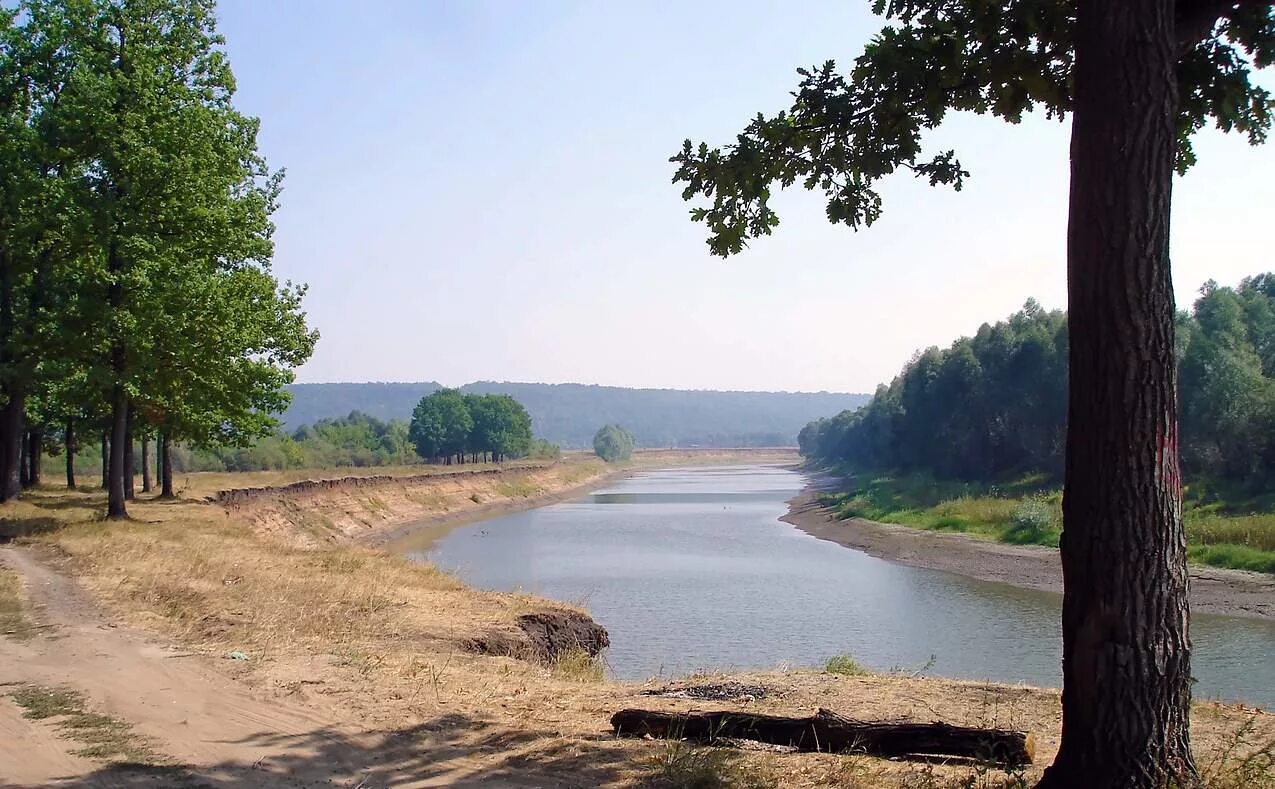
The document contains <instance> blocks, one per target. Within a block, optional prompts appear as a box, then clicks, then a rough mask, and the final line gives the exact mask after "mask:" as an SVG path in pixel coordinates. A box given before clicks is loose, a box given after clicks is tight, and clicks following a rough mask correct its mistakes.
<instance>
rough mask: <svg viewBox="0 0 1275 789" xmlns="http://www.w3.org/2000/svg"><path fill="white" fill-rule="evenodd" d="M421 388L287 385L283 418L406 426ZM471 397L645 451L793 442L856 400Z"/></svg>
mask: <svg viewBox="0 0 1275 789" xmlns="http://www.w3.org/2000/svg"><path fill="white" fill-rule="evenodd" d="M439 388H440V385H439V384H437V383H434V382H424V383H332V384H294V385H293V386H291V387H289V389H291V391H292V405H291V407H289V408H288V410H287V411H286V412H285V413H284V414H283V417H282V419H283V422H284V426H285V427H286V428H287V429H288V430H293V429H295V428H297V427H300V426H301V425H304V424H311V423H313V422H315V421H317V420H319V419H325V418H332V417H339V416H345V415H346V414H349V413H350V412H351V411H362V412H364V413H367V414H370V415H372V416H375V417H377V418H379V419H385V420H389V419H410V418H411V415H412V409H413V408H414V407H415V406H416V403H417V402H418V401H419V400H420V399H421V398H422V397H424V396H425V395H427V394H429V393H430V392H433V391H434V390H436V389H439ZM461 390H462V391H464V392H473V393H477V394H508V395H512V396H513V397H514V398H515V399H517V400H518V402H520V403H522V404H523V405H524V406H526V408H527V411H528V412H530V414H531V419H532V430H533V431H534V433H535V434H536V435H537V436H540V437H543V438H546V439H548V440H549V441H552V442H554V443H556V444H560V445H562V446H563V447H566V448H578V447H587V446H590V445H591V442H592V441H593V434H594V433H595V432H596V431H597V429H598V428H599V427H601V426H602V425H605V424H618V425H622V426H623V427H625V428H626V429H628V430H629V431H630V432H632V433H633V434H634V436H635V437H636V439H637V441H638V444H639V445H641V446H646V447H666V446H688V445H692V444H698V445H700V446H775V445H792V444H795V443H796V439H797V431H798V430H800V429H801V428H802V426H803V425H805V424H806V423H807V422H810V421H813V420H816V419H821V418H824V417H828V416H832V415H833V414H836V413H838V412H840V411H843V410H845V409H847V408H857V407H858V406H860V405H863V404H864V403H865V402H867V400H868V396H867V395H863V394H835V393H828V392H815V393H805V392H717V391H690V390H680V389H625V388H622V387H616V386H590V385H585V384H532V383H497V382H494V381H479V382H476V383H472V384H466V385H465V386H463V387H461Z"/></svg>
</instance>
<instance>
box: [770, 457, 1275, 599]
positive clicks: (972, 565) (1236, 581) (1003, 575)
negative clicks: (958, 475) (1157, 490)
mask: <svg viewBox="0 0 1275 789" xmlns="http://www.w3.org/2000/svg"><path fill="white" fill-rule="evenodd" d="M836 485H837V482H836V481H835V480H833V479H831V478H827V477H823V478H816V479H815V480H814V481H813V482H812V484H811V485H810V486H808V487H807V488H806V489H805V490H803V491H802V492H801V493H800V494H799V495H798V496H797V497H795V498H794V499H792V501H790V502H789V511H788V514H787V515H785V516H784V517H783V518H782V520H783V521H784V522H786V523H790V524H792V525H793V526H796V527H797V528H799V529H801V530H802V531H804V532H806V533H807V534H810V535H812V536H814V537H818V538H819V539H822V540H828V541H830V542H835V543H837V544H839V545H844V546H845V547H847V548H854V549H856V550H860V551H863V552H864V553H867V554H869V555H870V556H875V557H877V558H880V559H886V560H888V561H891V562H897V563H899V564H904V565H908V566H910V567H922V568H925V569H929V570H942V571H944V572H950V573H956V574H957V575H963V576H966V577H968V578H976V579H978V580H980V581H991V582H995V583H1004V584H1009V585H1010V586H1015V587H1018V588H1020V589H1033V590H1037V591H1043V592H1053V593H1055V594H1062V566H1061V564H1060V563H1059V558H1058V550H1057V549H1055V548H1046V547H1043V546H1038V545H1008V544H1005V543H998V542H992V541H990V540H984V539H979V538H977V537H973V536H970V535H968V534H953V533H945V532H934V531H927V530H924V529H916V528H912V527H910V526H899V525H896V524H891V523H877V522H875V521H869V520H865V519H863V518H847V519H846V520H838V519H837V518H836V517H835V514H834V513H833V512H832V510H830V509H829V508H827V507H824V506H821V505H820V503H819V494H820V493H822V492H826V491H828V490H831V489H835V488H836ZM1191 607H1192V610H1194V611H1196V612H1198V613H1203V614H1216V615H1220V616H1240V617H1249V618H1254V619H1264V620H1268V621H1275V576H1270V575H1266V574H1263V573H1252V572H1245V571H1243V570H1224V569H1220V568H1215V567H1203V566H1200V565H1191Z"/></svg>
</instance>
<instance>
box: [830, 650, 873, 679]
mask: <svg viewBox="0 0 1275 789" xmlns="http://www.w3.org/2000/svg"><path fill="white" fill-rule="evenodd" d="M823 670H824V671H826V672H827V673H829V674H841V675H842V676H846V677H865V676H867V675H869V674H871V673H872V672H871V671H870V670H868V669H867V668H865V667H864V666H863V665H862V664H861V663H859V661H857V660H855V659H854V658H852V657H850V656H849V655H833V656H832V657H830V658H828V662H827V663H825V664H824V665H823Z"/></svg>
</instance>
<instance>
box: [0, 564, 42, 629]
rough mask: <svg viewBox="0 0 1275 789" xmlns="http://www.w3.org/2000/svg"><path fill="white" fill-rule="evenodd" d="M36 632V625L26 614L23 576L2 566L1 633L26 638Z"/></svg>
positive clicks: (0, 586) (0, 570)
mask: <svg viewBox="0 0 1275 789" xmlns="http://www.w3.org/2000/svg"><path fill="white" fill-rule="evenodd" d="M34 632H35V626H34V625H33V623H32V622H31V620H30V619H28V618H27V615H26V591H25V590H24V589H23V588H22V579H21V577H19V576H18V574H17V573H15V572H13V571H12V570H6V569H5V568H3V567H0V635H5V636H8V637H10V638H17V639H23V640H25V639H28V638H30V637H31V636H32V635H33V634H34Z"/></svg>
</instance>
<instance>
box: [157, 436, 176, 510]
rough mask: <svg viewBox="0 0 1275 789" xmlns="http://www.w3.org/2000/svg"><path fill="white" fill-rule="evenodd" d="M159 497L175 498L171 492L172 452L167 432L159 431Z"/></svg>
mask: <svg viewBox="0 0 1275 789" xmlns="http://www.w3.org/2000/svg"><path fill="white" fill-rule="evenodd" d="M159 468H160V472H159V485H160V490H159V497H160V498H161V499H171V498H175V496H174V494H173V453H172V443H171V439H170V438H169V437H168V433H161V434H160V438H159Z"/></svg>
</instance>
